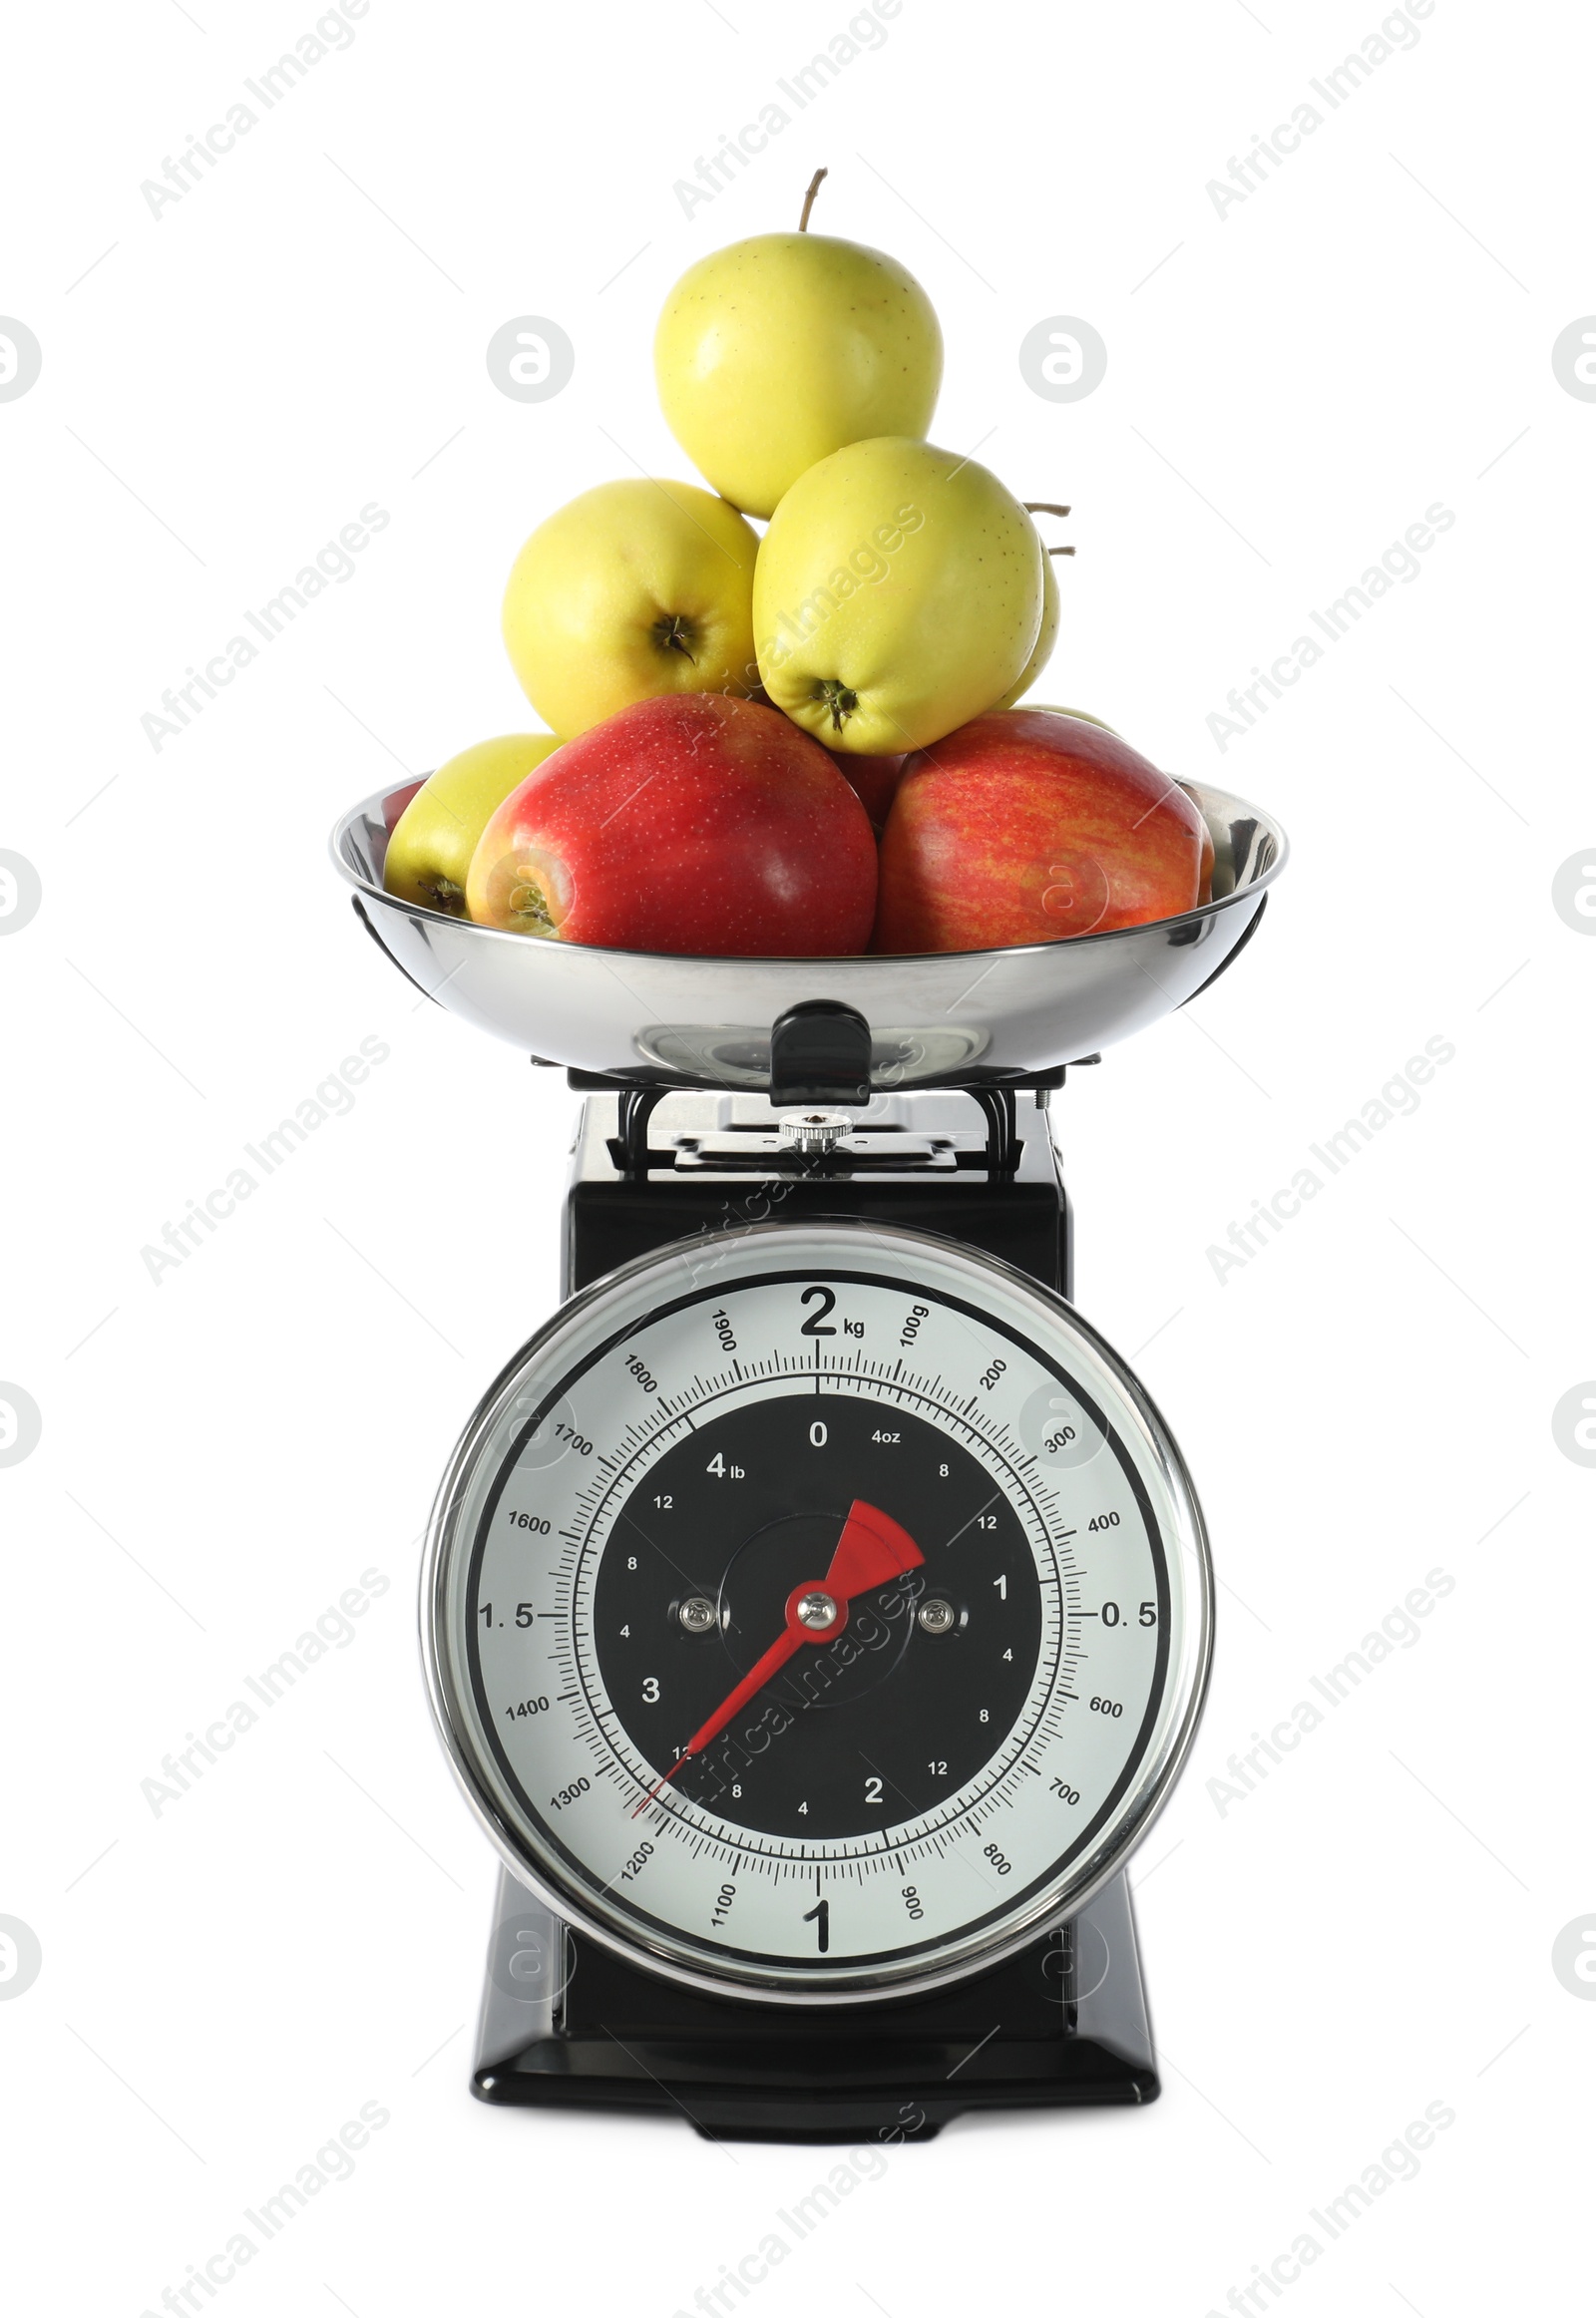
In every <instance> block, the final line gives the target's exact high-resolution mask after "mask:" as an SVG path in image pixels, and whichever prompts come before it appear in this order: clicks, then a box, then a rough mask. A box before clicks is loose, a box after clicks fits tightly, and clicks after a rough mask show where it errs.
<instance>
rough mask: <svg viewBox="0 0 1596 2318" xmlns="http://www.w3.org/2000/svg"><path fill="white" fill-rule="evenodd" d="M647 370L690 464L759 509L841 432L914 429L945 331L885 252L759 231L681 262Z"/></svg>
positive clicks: (932, 400)
mask: <svg viewBox="0 0 1596 2318" xmlns="http://www.w3.org/2000/svg"><path fill="white" fill-rule="evenodd" d="M654 376H655V379H656V382H657V384H658V388H659V402H660V407H661V409H662V410H663V411H664V414H665V421H666V424H667V425H668V426H669V428H670V431H671V433H672V434H673V435H674V436H675V438H676V440H677V442H678V443H679V444H680V445H681V447H682V449H683V450H684V451H685V452H686V454H687V456H688V458H689V459H691V461H692V463H693V465H694V466H695V467H696V468H697V469H698V472H699V474H700V475H703V476H706V477H707V478H708V480H709V481H710V482H711V483H712V484H713V485H714V487H715V489H716V490H717V491H718V492H721V493H723V494H724V496H725V497H726V498H727V499H728V500H730V502H731V504H732V506H733V507H740V508H742V509H743V510H744V511H745V513H747V514H748V515H758V516H766V515H770V514H772V513H773V512H774V510H775V507H776V503H777V501H778V500H780V498H781V497H782V495H783V493H784V492H786V491H788V490H789V489H790V488H791V487H792V485H793V484H794V483H796V482H797V480H798V478H799V476H800V475H802V474H803V473H804V471H805V470H806V469H807V468H810V467H813V466H814V465H815V464H816V463H817V461H819V460H821V459H826V458H829V457H830V455H831V453H832V452H833V451H840V450H841V449H842V448H843V446H844V444H847V443H857V442H860V441H863V440H864V439H865V438H866V437H868V436H871V435H914V436H920V435H924V433H925V432H926V429H927V428H928V427H929V426H930V424H931V414H932V412H933V411H934V410H935V408H936V405H937V390H938V388H939V386H940V385H941V384H942V331H941V329H940V328H939V326H938V322H937V316H936V314H935V312H934V311H933V309H932V303H931V300H930V298H928V297H927V295H926V293H925V291H924V290H923V289H922V288H921V286H920V284H919V282H918V281H916V279H915V277H914V275H913V274H912V273H911V272H910V271H909V270H908V268H907V267H906V266H903V265H900V264H899V262H898V260H897V259H896V258H895V257H887V256H884V255H883V253H882V252H881V250H879V249H866V248H864V247H863V246H862V245H861V244H860V243H859V242H857V241H839V240H837V239H835V238H833V236H832V235H830V234H826V233H759V234H756V235H755V236H754V238H753V239H752V240H750V241H736V242H733V243H732V245H731V247H730V248H729V249H716V250H713V251H711V252H710V254H709V255H708V256H706V257H700V258H699V259H698V261H697V263H696V264H695V265H691V266H689V267H688V269H687V271H686V272H685V273H684V274H683V275H682V277H681V279H680V281H678V282H677V284H676V286H675V288H674V289H673V290H672V291H671V293H670V295H669V297H668V298H667V299H666V300H665V307H664V311H663V313H661V315H660V317H659V327H658V329H657V331H656V332H655V335H654ZM849 544H850V545H852V542H851V541H850V543H849Z"/></svg>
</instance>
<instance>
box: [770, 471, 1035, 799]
mask: <svg viewBox="0 0 1596 2318" xmlns="http://www.w3.org/2000/svg"><path fill="white" fill-rule="evenodd" d="M1043 562H1044V558H1043V556H1042V552H1041V542H1040V541H1039V540H1038V538H1037V537H1036V530H1035V526H1034V525H1033V524H1032V522H1031V520H1030V518H1029V516H1028V515H1027V514H1026V513H1025V511H1024V509H1023V508H1022V507H1021V506H1020V504H1019V502H1018V500H1017V499H1014V498H1013V497H1012V496H1011V495H1010V494H1009V493H1008V492H1007V491H1005V490H1004V488H1003V486H1002V485H1001V484H1000V483H999V482H998V478H997V476H996V475H993V474H990V473H989V471H988V470H987V469H986V468H985V467H981V466H978V465H977V463H976V462H975V460H974V459H971V458H968V457H966V456H965V455H964V454H963V453H960V452H954V451H939V450H938V449H937V448H936V447H935V446H934V445H933V444H930V443H919V442H911V441H910V440H909V439H908V438H907V437H905V436H902V435H889V436H884V437H882V438H880V439H878V440H876V441H874V442H868V443H851V444H849V446H848V447H847V449H846V450H842V451H834V452H833V453H832V455H831V457H830V458H829V459H822V460H821V462H820V464H819V466H818V467H811V468H810V469H809V471H808V472H807V474H804V475H801V476H800V477H799V478H798V481H797V482H796V483H795V484H794V485H793V487H792V489H791V490H790V491H789V492H788V493H787V495H786V497H785V498H784V499H783V500H782V502H781V504H780V506H779V507H778V508H777V510H776V512H775V514H774V515H773V516H772V517H771V519H770V527H769V529H768V530H767V532H766V533H765V536H764V539H763V540H762V541H761V543H760V548H759V562H758V565H757V566H756V568H755V571H754V633H755V635H756V636H757V637H758V639H759V646H758V649H759V674H760V678H761V681H762V682H763V684H764V688H765V691H766V692H767V693H768V695H769V696H770V698H771V699H772V700H773V701H774V702H775V704H776V706H777V707H778V708H781V709H784V710H785V712H786V713H787V715H789V716H790V717H792V718H793V719H794V721H795V722H796V723H798V724H801V725H802V726H803V727H804V728H805V730H806V731H808V732H812V733H813V734H814V735H815V737H816V739H817V740H821V741H824V742H825V744H826V746H827V747H828V748H833V749H840V750H844V751H846V752H847V753H849V754H853V753H854V752H855V751H857V752H859V753H860V754H862V755H865V756H880V755H883V754H887V753H890V752H893V751H898V750H908V749H916V748H926V747H929V746H930V744H931V743H932V742H933V741H938V740H941V739H942V738H943V736H944V734H945V733H949V732H952V731H954V730H955V729H956V728H957V727H958V726H960V725H962V724H964V723H965V722H966V721H967V720H968V719H969V718H970V717H972V716H978V715H980V713H981V712H982V710H983V709H986V708H990V707H991V706H992V704H993V702H994V701H995V700H998V699H1000V698H1001V697H1002V695H1003V694H1004V693H1005V692H1007V691H1008V690H1009V689H1010V687H1011V686H1012V684H1013V683H1014V680H1015V678H1016V677H1017V676H1019V675H1020V673H1021V672H1022V671H1023V669H1024V668H1025V666H1026V665H1027V663H1028V661H1029V659H1030V655H1031V649H1032V647H1033V645H1034V644H1035V641H1036V635H1037V631H1038V629H1039V627H1040V624H1041V612H1042V592H1043V581H1042V564H1043Z"/></svg>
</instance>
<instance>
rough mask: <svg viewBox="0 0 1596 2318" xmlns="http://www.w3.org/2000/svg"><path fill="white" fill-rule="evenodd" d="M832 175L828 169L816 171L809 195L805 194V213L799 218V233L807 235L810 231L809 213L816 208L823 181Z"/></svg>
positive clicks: (811, 181) (810, 183) (810, 184)
mask: <svg viewBox="0 0 1596 2318" xmlns="http://www.w3.org/2000/svg"><path fill="white" fill-rule="evenodd" d="M830 175H831V172H830V170H826V169H817V170H816V172H815V174H814V176H813V177H812V178H811V179H810V181H809V191H808V193H805V195H804V213H803V215H802V216H801V217H800V218H799V220H798V230H799V232H800V233H807V232H808V230H809V212H810V210H811V209H812V208H813V207H814V205H815V195H816V193H819V191H820V188H821V182H822V180H823V179H825V178H828V177H830Z"/></svg>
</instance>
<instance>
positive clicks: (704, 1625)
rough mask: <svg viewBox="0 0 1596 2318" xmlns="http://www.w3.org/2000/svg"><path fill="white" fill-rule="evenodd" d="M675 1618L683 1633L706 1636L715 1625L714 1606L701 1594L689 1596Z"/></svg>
mask: <svg viewBox="0 0 1596 2318" xmlns="http://www.w3.org/2000/svg"><path fill="white" fill-rule="evenodd" d="M676 1616H677V1618H678V1619H679V1620H680V1621H681V1625H682V1629H683V1631H684V1632H685V1633H688V1634H707V1633H708V1632H709V1630H710V1628H711V1627H712V1626H713V1625H714V1623H715V1605H714V1603H713V1602H710V1601H706V1600H705V1598H704V1596H703V1595H702V1594H689V1595H688V1596H687V1599H686V1600H685V1602H683V1603H682V1605H681V1608H680V1609H679V1610H678V1611H677V1612H676Z"/></svg>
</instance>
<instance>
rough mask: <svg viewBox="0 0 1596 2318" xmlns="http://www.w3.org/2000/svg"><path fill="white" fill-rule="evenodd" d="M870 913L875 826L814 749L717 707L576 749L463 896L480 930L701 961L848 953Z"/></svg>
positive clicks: (779, 721)
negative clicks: (668, 954)
mask: <svg viewBox="0 0 1596 2318" xmlns="http://www.w3.org/2000/svg"><path fill="white" fill-rule="evenodd" d="M875 902H876V845H875V839H874V837H873V836H872V834H871V828H870V823H869V821H868V819H867V818H866V815H865V809H864V807H863V806H862V805H861V804H860V802H859V799H858V798H857V797H856V796H855V795H854V792H853V790H852V789H851V788H850V787H849V786H848V783H847V782H846V781H845V780H844V779H843V777H842V775H841V774H840V773H839V772H838V770H837V768H836V766H835V765H834V764H833V763H832V761H831V759H830V757H829V756H828V755H827V754H826V751H825V750H824V749H823V748H822V747H821V746H820V744H819V742H818V741H814V740H811V739H810V738H809V737H808V735H807V734H805V733H802V732H800V731H799V730H798V728H797V726H796V725H794V724H791V723H789V721H788V720H787V718H786V717H784V716H782V715H780V714H779V713H778V712H777V710H775V709H774V708H761V707H760V706H759V705H758V704H757V703H756V702H754V701H752V700H733V699H727V698H725V697H723V696H722V695H720V694H718V693H708V692H698V693H683V694H680V695H677V696H675V697H671V698H659V699H654V700H640V701H637V702H636V703H635V704H634V705H633V706H631V707H629V708H623V709H621V710H620V712H619V713H618V714H617V715H615V716H611V717H609V718H608V719H607V720H606V721H605V722H604V723H603V724H599V725H596V726H594V728H593V729H592V730H591V731H589V732H585V733H583V734H581V735H579V737H578V738H577V739H575V740H569V741H567V742H566V744H565V746H564V747H563V748H561V749H559V750H558V751H557V752H556V754H555V755H554V756H552V757H551V758H550V759H549V761H548V762H547V764H544V765H541V766H540V767H539V768H538V770H537V771H536V772H534V773H532V774H531V775H530V776H529V777H528V778H527V779H526V780H525V781H524V782H523V783H522V785H521V787H520V788H519V789H517V790H516V791H515V792H514V793H513V794H512V795H511V796H509V797H507V798H506V799H505V802H504V803H503V805H501V806H500V808H499V810H498V812H497V813H496V814H495V815H494V817H493V819H492V820H491V821H490V822H489V824H488V826H487V828H486V829H485V830H484V832H483V834H482V838H481V841H480V843H479V844H478V847H477V851H476V853H475V855H474V856H473V858H472V863H471V870H470V873H469V875H468V877H467V881H466V903H467V909H468V913H469V915H470V916H471V917H472V918H473V919H474V920H475V921H476V922H477V924H479V925H482V926H495V927H499V928H500V929H502V930H504V931H507V932H512V933H522V934H532V935H541V936H542V937H544V938H545V939H546V940H548V939H553V940H555V941H560V942H581V943H586V944H590V945H594V946H597V947H598V948H600V949H606V950H645V951H664V952H670V953H673V954H675V955H678V956H684V957H697V958H837V957H843V956H850V955H856V954H857V953H859V952H860V951H862V950H864V949H865V948H866V946H867V944H868V943H869V940H870V927H871V919H872V915H873V913H874V910H875Z"/></svg>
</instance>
